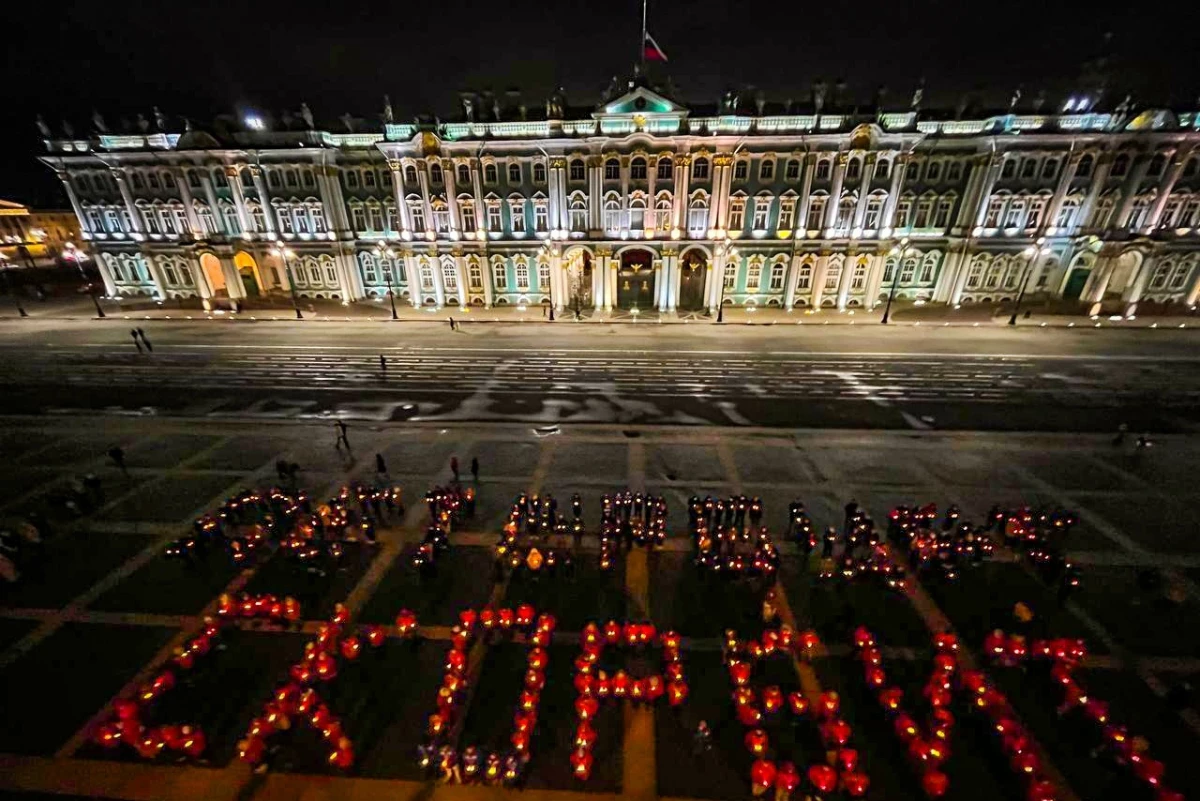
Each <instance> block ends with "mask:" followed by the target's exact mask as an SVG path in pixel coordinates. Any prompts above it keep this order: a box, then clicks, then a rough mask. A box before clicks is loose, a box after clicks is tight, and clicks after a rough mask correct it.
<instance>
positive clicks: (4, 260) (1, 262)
mask: <svg viewBox="0 0 1200 801" xmlns="http://www.w3.org/2000/svg"><path fill="white" fill-rule="evenodd" d="M0 272H3V273H4V288H5V289H7V290H8V293H9V294H10V295H12V296H13V300H14V301H16V304H17V312H18V313H19V314H20V315H21V316H22V317H28V316H29V314H28V312H26V311H25V307H24V306H22V305H21V296H20V295H19V294H18V293H16V292H13V288H12V281H11V280H10V279H9V277H8V256H5V255H4V254H3V253H0Z"/></svg>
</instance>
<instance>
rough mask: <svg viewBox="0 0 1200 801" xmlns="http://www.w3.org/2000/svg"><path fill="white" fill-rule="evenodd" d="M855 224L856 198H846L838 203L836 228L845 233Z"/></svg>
mask: <svg viewBox="0 0 1200 801" xmlns="http://www.w3.org/2000/svg"><path fill="white" fill-rule="evenodd" d="M852 222H854V198H851V197H844V198H842V201H841V202H840V203H838V213H837V219H836V220H834V223H833V225H834V227H835V228H837V230H839V231H842V232H843V233H844V232H846V231H849V230H850V224H851V223H852Z"/></svg>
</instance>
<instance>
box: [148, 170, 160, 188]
mask: <svg viewBox="0 0 1200 801" xmlns="http://www.w3.org/2000/svg"><path fill="white" fill-rule="evenodd" d="M146 183H148V184H149V185H150V188H151V189H159V188H161V185H160V184H159V182H158V173H155V172H152V173H148V174H147V175H146Z"/></svg>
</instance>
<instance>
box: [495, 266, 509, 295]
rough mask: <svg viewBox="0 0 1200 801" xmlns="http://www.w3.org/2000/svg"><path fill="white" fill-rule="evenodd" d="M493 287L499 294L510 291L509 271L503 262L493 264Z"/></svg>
mask: <svg viewBox="0 0 1200 801" xmlns="http://www.w3.org/2000/svg"><path fill="white" fill-rule="evenodd" d="M492 286H493V287H495V289H496V291H498V292H504V291H506V290H507V289H508V270H507V269H506V268H505V266H504V262H503V261H495V262H492Z"/></svg>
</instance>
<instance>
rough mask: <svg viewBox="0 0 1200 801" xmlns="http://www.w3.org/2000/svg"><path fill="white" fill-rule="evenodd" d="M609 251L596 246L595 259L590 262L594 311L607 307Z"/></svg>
mask: <svg viewBox="0 0 1200 801" xmlns="http://www.w3.org/2000/svg"><path fill="white" fill-rule="evenodd" d="M610 253H611V251H609V250H608V249H607V248H597V250H596V260H595V262H594V263H593V264H592V303H593V305H594V306H595V309H596V311H603V310H605V309H607V308H608V300H607V296H608V258H609V254H610Z"/></svg>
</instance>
